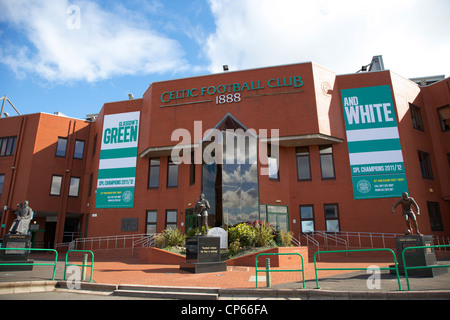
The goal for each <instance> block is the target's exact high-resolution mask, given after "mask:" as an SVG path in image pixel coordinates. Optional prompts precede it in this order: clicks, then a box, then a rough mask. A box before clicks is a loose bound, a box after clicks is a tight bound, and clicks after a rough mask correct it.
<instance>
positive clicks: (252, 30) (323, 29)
mask: <svg viewBox="0 0 450 320" xmlns="http://www.w3.org/2000/svg"><path fill="white" fill-rule="evenodd" d="M209 3H210V6H211V10H212V12H213V15H214V17H215V20H216V30H215V32H214V33H213V34H211V35H210V36H209V38H208V40H207V43H206V45H205V52H206V55H207V56H208V57H209V59H210V61H211V63H210V70H211V71H212V72H220V71H221V69H222V65H224V64H228V65H229V66H230V68H231V69H232V70H239V69H248V68H256V67H263V66H270V65H281V64H289V63H298V62H304V61H314V62H317V63H319V64H322V65H324V66H325V67H328V68H330V69H332V70H334V71H336V72H337V73H352V72H356V71H357V70H358V69H360V67H361V66H362V65H365V64H368V63H370V61H371V59H372V56H374V55H380V54H381V55H383V57H384V62H385V67H386V68H387V69H390V70H392V71H394V72H397V73H399V74H400V75H403V76H406V77H414V76H423V75H433V74H443V73H447V75H448V74H449V73H450V65H449V62H448V61H449V60H448V54H449V52H450V43H449V41H446V39H447V38H448V30H449V29H450V22H449V21H450V20H449V19H448V16H447V15H448V12H450V2H449V1H448V0H431V1H419V0H395V1H391V0H379V1H376V2H373V1H360V0H340V1H336V0H315V1H309V0H280V1H273V0H209Z"/></svg>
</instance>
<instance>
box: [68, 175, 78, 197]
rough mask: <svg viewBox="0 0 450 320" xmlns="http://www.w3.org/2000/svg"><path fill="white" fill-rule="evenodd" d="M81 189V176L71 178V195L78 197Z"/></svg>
mask: <svg viewBox="0 0 450 320" xmlns="http://www.w3.org/2000/svg"><path fill="white" fill-rule="evenodd" d="M79 190H80V178H74V177H71V178H70V186H69V197H78V192H79Z"/></svg>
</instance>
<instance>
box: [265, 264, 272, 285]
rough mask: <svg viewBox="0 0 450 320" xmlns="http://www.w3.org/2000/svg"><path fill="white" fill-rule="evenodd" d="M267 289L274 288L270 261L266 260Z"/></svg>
mask: <svg viewBox="0 0 450 320" xmlns="http://www.w3.org/2000/svg"><path fill="white" fill-rule="evenodd" d="M266 287H267V288H270V287H272V284H271V282H270V259H269V258H266Z"/></svg>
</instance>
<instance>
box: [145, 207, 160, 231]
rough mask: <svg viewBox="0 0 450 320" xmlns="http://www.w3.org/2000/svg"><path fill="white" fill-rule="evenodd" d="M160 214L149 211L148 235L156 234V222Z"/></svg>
mask: <svg viewBox="0 0 450 320" xmlns="http://www.w3.org/2000/svg"><path fill="white" fill-rule="evenodd" d="M157 218H158V212H157V211H156V210H149V211H147V231H146V233H147V234H156V232H157V231H156V221H157Z"/></svg>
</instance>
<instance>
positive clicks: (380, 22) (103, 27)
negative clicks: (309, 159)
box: [0, 0, 450, 118]
mask: <svg viewBox="0 0 450 320" xmlns="http://www.w3.org/2000/svg"><path fill="white" fill-rule="evenodd" d="M0 12H1V13H2V14H1V16H0V96H4V95H5V94H6V95H7V96H8V98H9V99H10V100H11V101H12V102H13V103H14V105H15V106H16V107H17V108H18V109H19V111H20V112H21V113H23V114H26V113H35V112H47V113H53V112H56V111H59V112H62V113H64V114H66V115H68V116H71V117H76V118H84V117H85V115H86V114H90V113H98V112H99V111H100V109H101V108H102V106H103V104H104V103H105V102H110V101H119V100H126V99H128V93H133V94H134V96H135V97H136V98H140V97H142V95H143V94H144V92H145V91H146V90H147V88H148V86H149V85H150V84H151V83H152V82H156V81H161V80H169V79H175V78H184V77H191V76H197V75H204V74H211V73H217V72H221V69H222V65H224V64H228V65H229V66H230V69H231V70H232V71H234V70H243V69H249V68H259V67H265V66H272V65H283V64H289V63H298V62H305V61H314V62H317V63H319V64H321V65H323V66H325V67H327V68H329V69H331V70H334V71H336V72H337V73H338V74H345V73H353V72H356V71H358V70H359V69H360V67H361V66H362V65H365V64H368V63H370V61H371V59H372V56H374V55H383V58H384V63H385V66H386V68H387V69H390V70H392V71H394V72H396V73H398V74H400V75H402V76H404V77H419V76H429V75H442V74H445V75H446V76H447V77H448V76H449V75H450V59H448V56H450V41H449V36H448V30H450V19H448V14H449V13H450V1H448V0H430V1H420V0H395V1H392V0H379V1H377V2H373V1H361V0H315V1H306V0H276V1H275V0H184V1H183V0H147V1H145V0H131V1H118V0H28V1H27V0H0ZM5 111H7V112H8V113H9V114H10V115H14V113H15V112H14V110H13V109H12V108H10V107H9V106H8V105H7V106H6V110H5Z"/></svg>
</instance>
